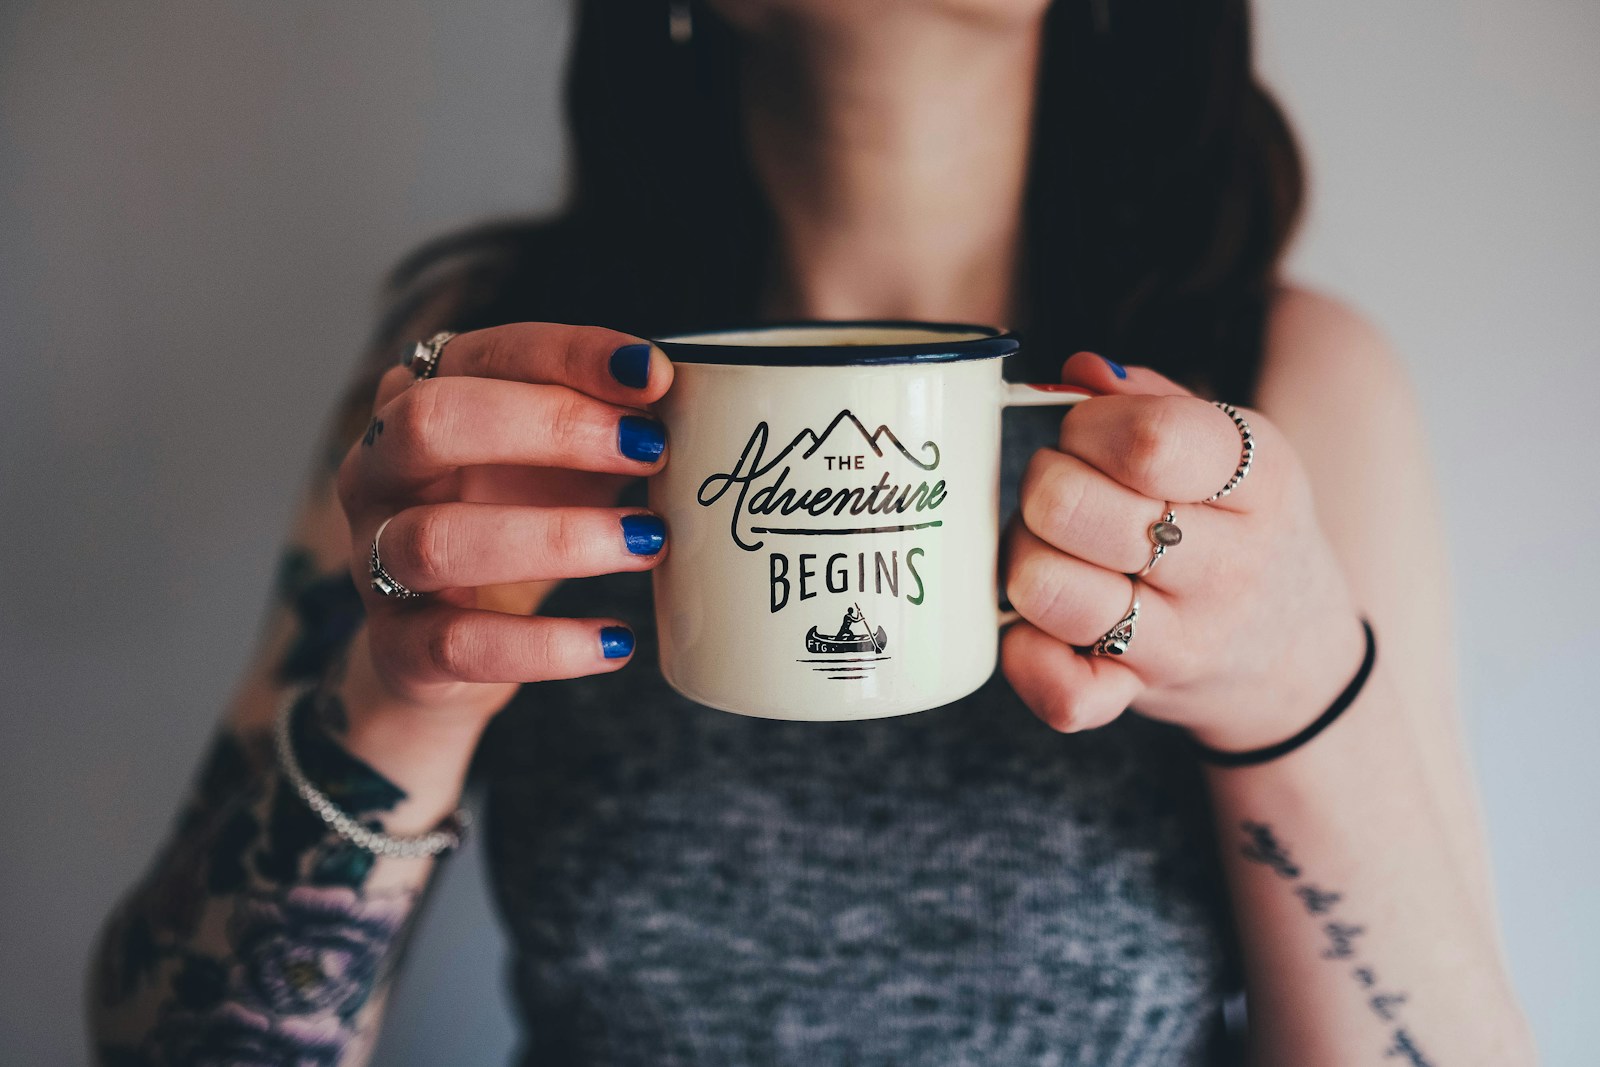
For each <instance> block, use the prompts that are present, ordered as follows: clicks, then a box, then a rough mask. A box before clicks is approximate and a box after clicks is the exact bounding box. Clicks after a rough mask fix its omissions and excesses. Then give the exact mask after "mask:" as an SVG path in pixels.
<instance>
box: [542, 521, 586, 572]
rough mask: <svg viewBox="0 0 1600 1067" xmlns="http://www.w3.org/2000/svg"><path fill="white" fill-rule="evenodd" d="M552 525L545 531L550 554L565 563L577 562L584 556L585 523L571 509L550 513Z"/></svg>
mask: <svg viewBox="0 0 1600 1067" xmlns="http://www.w3.org/2000/svg"><path fill="white" fill-rule="evenodd" d="M549 521H550V525H549V528H548V529H547V530H546V531H545V545H546V546H547V547H548V549H549V551H550V555H551V556H552V557H553V558H554V559H556V560H558V561H559V562H561V563H563V564H569V565H570V564H572V563H575V562H576V561H577V560H579V559H580V558H581V557H582V556H583V552H584V548H585V546H586V538H585V536H584V528H583V527H584V524H583V523H582V522H581V521H580V520H579V519H578V517H577V516H576V515H574V514H573V513H572V512H570V511H564V510H563V511H555V512H552V513H551V514H550V517H549Z"/></svg>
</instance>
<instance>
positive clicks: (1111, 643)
mask: <svg viewBox="0 0 1600 1067" xmlns="http://www.w3.org/2000/svg"><path fill="white" fill-rule="evenodd" d="M1128 580H1129V581H1130V582H1132V583H1133V599H1132V600H1130V601H1129V602H1128V610H1127V613H1126V614H1124V615H1123V616H1122V619H1121V620H1120V621H1119V622H1118V623H1117V624H1116V625H1115V626H1113V627H1112V628H1111V629H1109V630H1107V631H1106V632H1105V633H1104V634H1102V635H1101V636H1100V640H1098V641H1096V642H1095V643H1094V647H1093V648H1091V649H1090V651H1091V652H1092V653H1093V654H1094V655H1096V656H1121V655H1123V654H1125V653H1126V652H1127V651H1128V646H1129V645H1131V644H1133V631H1134V627H1136V626H1137V625H1138V623H1139V579H1137V578H1134V577H1132V576H1131V575H1130V576H1129V578H1128Z"/></svg>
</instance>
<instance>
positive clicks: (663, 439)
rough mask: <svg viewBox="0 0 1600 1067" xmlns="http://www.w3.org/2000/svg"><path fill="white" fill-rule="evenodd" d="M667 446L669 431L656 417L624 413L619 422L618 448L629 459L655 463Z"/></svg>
mask: <svg viewBox="0 0 1600 1067" xmlns="http://www.w3.org/2000/svg"><path fill="white" fill-rule="evenodd" d="M666 447H667V432H666V430H665V429H664V428H663V427H662V425H661V424H660V423H659V422H657V421H656V420H655V419H646V418H643V417H641V416H639V415H624V416H622V418H621V419H620V420H618V422H617V448H618V449H619V450H620V451H621V452H622V454H623V455H624V456H627V457H628V458H629V459H636V460H638V461H639V462H640V463H654V462H655V461H656V460H658V459H660V458H661V450H662V449H664V448H666Z"/></svg>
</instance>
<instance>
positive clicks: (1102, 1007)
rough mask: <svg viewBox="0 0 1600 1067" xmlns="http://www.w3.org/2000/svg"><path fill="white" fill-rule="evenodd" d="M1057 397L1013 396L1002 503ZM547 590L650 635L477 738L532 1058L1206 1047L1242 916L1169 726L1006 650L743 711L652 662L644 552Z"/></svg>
mask: <svg viewBox="0 0 1600 1067" xmlns="http://www.w3.org/2000/svg"><path fill="white" fill-rule="evenodd" d="M1059 420H1060V413H1059V412H1057V411H1050V410H1038V409H1034V410H1027V409H1023V410H1018V411H1013V412H1009V413H1007V416H1006V438H1007V441H1006V448H1005V462H1006V466H1007V468H1008V469H1007V472H1006V479H1005V484H1006V485H1007V487H1008V489H1007V499H1006V500H1005V501H1004V513H1006V514H1009V513H1010V510H1011V508H1012V507H1013V506H1014V501H1013V500H1012V499H1011V498H1010V494H1011V491H1012V489H1013V488H1014V487H1015V485H1016V483H1017V479H1018V477H1019V476H1020V469H1021V466H1022V465H1023V463H1025V461H1026V459H1027V457H1028V455H1029V454H1030V453H1031V452H1032V451H1033V449H1034V448H1036V447H1038V446H1039V445H1041V444H1049V443H1052V442H1053V440H1054V437H1055V429H1056V426H1057V425H1058V424H1059ZM549 610H550V612H551V613H552V614H571V615H597V614H615V615H617V616H619V617H621V618H623V619H626V620H628V621H629V622H631V623H632V624H633V625H634V626H635V627H636V629H637V633H638V637H639V649H638V653H637V655H636V658H635V662H634V663H633V664H631V665H630V666H629V667H628V668H627V669H626V670H624V671H622V672H620V673H618V674H614V675H608V676H604V677H601V678H595V679H586V680H580V681H573V682H562V683H553V684H545V685H540V686H533V687H528V688H526V689H525V690H524V691H523V693H522V694H520V695H519V697H518V700H517V702H516V704H515V705H514V706H513V707H512V708H510V709H508V710H507V712H506V713H505V714H504V715H502V716H501V717H500V718H499V719H498V720H497V721H496V724H495V726H494V727H493V728H492V730H491V732H490V734H489V736H488V738H487V740H486V743H485V745H484V748H483V750H482V753H481V760H480V768H481V770H482V772H483V775H484V777H485V778H486V780H487V785H488V796H489V811H488V827H487V834H488V839H489V847H490V854H491V863H492V868H493V879H494V884H495V890H496V894H497V897H498V901H499V904H500V907H501V910H502V912H503V914H504V916H505V919H506V921H507V924H508V926H509V929H510V931H511V934H512V937H513V939H514V942H515V946H516V951H517V960H516V965H515V985H516V993H517V998H518V1000H519V1002H520V1007H521V1011H522V1015H523V1019H524V1023H525V1026H526V1031H527V1032H526V1044H525V1052H524V1055H525V1062H526V1063H527V1064H530V1065H532V1064H539V1065H545V1067H549V1065H556V1067H567V1065H598V1064H618V1065H630V1067H631V1065H635V1064H638V1065H644V1064H650V1065H653V1067H675V1065H691V1064H692V1065H724V1064H762V1065H769V1064H770V1065H790V1064H793V1065H806V1067H816V1065H825V1064H852V1065H862V1067H867V1065H888V1064H902V1065H924V1064H926V1065H957V1064H960V1065H977V1064H1008V1065H1009V1064H1040V1065H1045V1064H1052V1065H1063V1067H1065V1065H1075V1064H1081V1065H1093V1067H1129V1065H1144V1064H1161V1065H1186V1064H1202V1063H1214V1062H1218V1060H1217V1057H1218V1056H1219V1055H1220V1053H1219V1051H1218V1046H1217V1042H1216V1038H1217V1035H1218V1031H1219V1020H1220V1006H1221V1003H1222V1001H1223V999H1224V997H1225V995H1226V994H1227V992H1228V991H1229V988H1230V983H1231V981H1232V979H1231V976H1232V975H1233V974H1234V973H1236V970H1235V966H1234V962H1233V960H1232V958H1231V953H1232V948H1231V945H1232V939H1231V935H1230V934H1229V931H1228V926H1227V920H1226V905H1225V899H1224V897H1223V892H1222V888H1221V882H1220V873H1219V869H1218V866H1217V863H1216V860H1215V852H1214V849H1215V845H1214V838H1213V834H1212V830H1211V827H1210V823H1209V814H1208V812H1207V810H1206V805H1205V795H1204V792H1203V787H1202V783H1201V781H1200V779H1199V776H1198V772H1197V771H1196V770H1195V768H1194V767H1193V766H1192V765H1191V763H1190V761H1189V760H1187V759H1186V757H1185V755H1184V753H1183V752H1182V750H1181V749H1180V748H1179V746H1178V745H1177V744H1175V743H1174V742H1175V739H1174V738H1173V737H1172V736H1171V734H1170V732H1169V731H1167V730H1164V729H1162V728H1160V727H1157V726H1155V725H1153V724H1151V723H1148V722H1145V721H1142V720H1139V719H1137V718H1135V717H1133V716H1124V717H1123V718H1122V719H1120V720H1118V722H1117V723H1115V724H1113V725H1112V726H1109V727H1107V728H1105V729H1101V730H1097V731H1093V732H1090V733H1086V734H1080V735H1073V736H1062V735H1058V734H1056V733H1054V732H1053V731H1051V730H1050V729H1049V728H1047V727H1046V726H1044V725H1043V724H1041V723H1040V722H1039V721H1038V720H1036V719H1035V718H1034V716H1033V715H1032V714H1031V713H1030V712H1029V711H1028V710H1027V708H1026V707H1025V706H1024V705H1023V704H1022V703H1021V702H1020V701H1019V700H1018V699H1017V697H1016V696H1015V695H1014V694H1013V693H1012V692H1011V690H1010V688H1009V687H1008V686H1007V685H1006V684H1005V682H1004V680H1003V679H1002V678H1000V677H999V676H998V675H997V676H996V677H994V678H992V679H991V680H990V682H989V683H988V685H986V686H985V687H984V688H983V689H982V690H980V691H979V692H978V693H976V694H974V695H973V696H972V697H969V698H968V699H966V700H963V701H960V702H958V703H956V704H953V705H950V706H948V707H944V708H941V709H938V710H935V711H930V712H924V713H922V714H918V715H911V716H906V717H903V718H895V719H886V720H879V721H875V722H868V723H785V722H771V721H766V720H759V719H747V718H744V717H741V716H736V715H730V714H726V713H723V712H719V711H713V710H710V709H707V708H703V707H700V706H698V705H695V704H693V703H691V702H689V701H687V700H685V699H683V698H681V697H679V696H677V695H676V694H675V693H673V692H672V691H671V690H670V689H669V688H668V687H667V686H666V684H665V682H664V681H662V679H661V676H660V673H659V671H657V670H656V668H655V653H656V647H655V641H654V627H653V625H652V621H651V605H650V592H649V583H648V579H647V578H642V577H641V576H637V575H631V576H624V577H609V578H603V579H595V580H591V581H584V582H575V583H570V584H569V585H568V586H566V587H565V588H563V589H562V590H561V592H560V594H559V595H558V597H557V598H556V599H555V601H554V602H552V603H551V605H550V607H549ZM1113 621H1114V620H1113Z"/></svg>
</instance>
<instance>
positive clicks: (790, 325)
mask: <svg viewBox="0 0 1600 1067" xmlns="http://www.w3.org/2000/svg"><path fill="white" fill-rule="evenodd" d="M864 328H865V329H885V328H888V329H909V330H923V331H929V332H935V333H952V334H957V333H961V334H972V333H978V334H982V335H983V336H981V337H965V338H962V339H961V340H952V341H937V340H935V341H918V342H913V343H906V344H869V345H809V344H808V345H741V344H711V343H708V342H703V341H679V340H674V338H675V337H698V336H702V335H705V334H715V333H762V332H765V331H768V330H793V329H812V330H815V329H824V330H828V329H838V330H848V329H864ZM650 340H651V342H652V343H653V344H655V345H656V346H657V347H658V348H660V349H661V350H662V351H663V352H665V353H666V354H667V358H669V359H671V360H672V361H673V362H674V363H712V364H720V365H724V366H737V367H859V366H876V365H883V364H895V363H955V362H960V361H962V360H971V359H995V358H998V357H1001V356H1009V355H1010V354H1011V353H1013V352H1015V351H1017V349H1019V348H1021V347H1022V339H1021V337H1020V336H1019V335H1018V334H1017V333H1016V332H1015V331H1012V330H1006V329H1003V328H1001V327H999V326H985V325H981V324H978V323H967V322H927V321H921V320H916V319H800V320H795V321H790V322H758V323H754V324H751V325H745V326H725V327H717V328H714V329H708V330H693V331H686V332H683V333H678V334H668V335H665V336H663V337H652V338H651V339H650Z"/></svg>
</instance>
